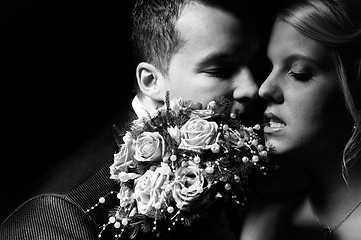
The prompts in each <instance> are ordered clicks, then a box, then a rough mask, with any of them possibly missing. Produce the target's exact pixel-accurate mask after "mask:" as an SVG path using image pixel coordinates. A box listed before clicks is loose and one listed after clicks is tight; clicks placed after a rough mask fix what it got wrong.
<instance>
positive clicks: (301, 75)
mask: <svg viewBox="0 0 361 240" xmlns="http://www.w3.org/2000/svg"><path fill="white" fill-rule="evenodd" d="M289 75H290V76H291V77H293V78H294V79H296V80H297V81H308V80H310V79H311V78H312V74H311V73H307V72H305V73H297V72H293V71H291V72H289Z"/></svg>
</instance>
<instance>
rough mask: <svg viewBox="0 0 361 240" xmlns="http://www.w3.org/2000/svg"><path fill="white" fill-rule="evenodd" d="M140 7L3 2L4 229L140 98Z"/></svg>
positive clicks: (112, 3) (111, 3)
mask: <svg viewBox="0 0 361 240" xmlns="http://www.w3.org/2000/svg"><path fill="white" fill-rule="evenodd" d="M132 4H133V1H131V0H127V1H69V0H68V1H64V0H63V1H56V0H55V1H54V0H52V1H45V0H42V1H26V0H19V1H3V2H2V3H1V6H0V9H1V10H0V11H1V12H0V15H1V25H0V27H1V28H0V29H1V45H0V46H1V54H0V55H1V59H2V61H1V62H2V63H1V69H2V70H1V76H0V78H1V81H0V86H1V92H2V94H1V110H0V112H1V119H2V124H1V125H2V130H1V131H0V134H1V135H0V136H1V139H2V143H1V145H2V149H3V150H2V151H1V167H0V169H1V170H0V177H1V178H0V186H1V189H0V191H1V198H0V199H1V200H0V201H1V202H0V203H1V205H0V206H1V209H0V222H2V221H3V218H4V217H5V216H7V215H8V214H9V213H11V212H12V211H13V210H14V209H15V208H16V207H17V206H18V205H19V204H20V203H21V202H23V201H24V200H25V199H26V198H27V196H28V193H29V192H30V191H31V189H32V188H33V186H34V185H35V184H36V183H37V181H39V180H40V179H41V176H43V175H44V174H46V173H47V172H48V171H49V170H50V168H51V167H53V166H55V165H56V163H57V162H59V161H60V160H61V159H63V158H64V157H66V156H67V155H68V154H70V153H71V152H72V151H74V150H75V149H76V148H77V147H79V145H81V144H82V143H83V142H84V141H86V140H87V139H89V138H90V137H91V136H92V135H94V134H95V133H96V132H97V131H98V130H100V129H101V128H102V127H103V126H104V125H105V124H108V123H109V122H110V120H111V118H112V117H113V116H114V115H116V113H118V112H119V111H121V109H122V107H123V106H124V104H125V103H126V102H129V100H130V99H131V98H132V97H133V96H134V93H133V81H134V80H133V79H134V73H135V70H134V69H135V67H134V64H133V62H132V57H131V49H130V45H129V15H130V11H131V7H132Z"/></svg>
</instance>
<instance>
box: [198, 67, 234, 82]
mask: <svg viewBox="0 0 361 240" xmlns="http://www.w3.org/2000/svg"><path fill="white" fill-rule="evenodd" d="M204 73H206V74H208V75H210V76H211V77H215V78H221V79H226V78H229V77H231V76H232V74H233V72H232V70H231V69H225V68H217V69H208V70H205V71H204Z"/></svg>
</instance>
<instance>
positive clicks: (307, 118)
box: [259, 21, 348, 154]
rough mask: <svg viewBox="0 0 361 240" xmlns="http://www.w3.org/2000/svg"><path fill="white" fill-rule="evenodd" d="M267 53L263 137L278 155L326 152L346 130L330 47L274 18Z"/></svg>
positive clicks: (346, 116)
mask: <svg viewBox="0 0 361 240" xmlns="http://www.w3.org/2000/svg"><path fill="white" fill-rule="evenodd" d="M268 57H269V59H270V61H271V63H272V71H271V73H270V74H269V76H268V78H267V79H266V80H265V82H264V83H263V84H262V85H261V87H260V89H259V95H260V96H261V97H262V98H264V99H266V100H267V109H266V111H265V119H266V120H265V121H266V123H268V124H267V126H266V127H265V128H264V132H265V135H266V139H267V142H268V143H270V144H272V145H273V146H275V148H276V153H277V154H288V153H290V152H292V153H295V152H296V153H297V154H298V153H304V151H303V150H305V149H307V152H309V151H311V152H313V153H314V151H320V150H321V151H322V150H326V151H327V147H332V146H333V144H334V143H337V141H340V138H338V136H342V134H345V125H346V122H347V119H348V114H347V111H346V108H345V105H344V100H343V98H342V95H341V92H340V90H339V89H340V87H339V80H338V75H337V71H336V67H335V63H334V62H333V60H332V59H333V57H332V54H331V52H330V51H329V50H328V49H326V48H325V47H323V46H321V45H320V44H319V43H317V42H316V41H314V40H312V39H310V38H308V37H306V36H305V35H303V34H301V33H300V32H298V31H297V30H296V29H295V28H293V27H292V26H291V25H289V24H288V23H286V22H283V21H276V23H275V25H274V28H273V31H272V35H271V39H270V43H269V46H268ZM341 141H342V140H341Z"/></svg>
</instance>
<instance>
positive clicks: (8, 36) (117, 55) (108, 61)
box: [0, 0, 279, 222]
mask: <svg viewBox="0 0 361 240" xmlns="http://www.w3.org/2000/svg"><path fill="white" fill-rule="evenodd" d="M133 2H134V1H133V0H124V1H119V0H118V1H94V0H88V1H74V0H73V1H70V0H62V1H59V0H51V1H49V0H17V1H15V0H14V1H2V3H0V51H1V52H0V56H1V63H0V66H1V67H0V79H1V81H0V86H1V88H0V89H1V94H0V96H1V109H0V113H1V116H0V118H1V120H2V124H1V126H2V128H1V130H0V138H1V140H2V141H1V142H2V143H0V144H1V146H2V148H1V149H2V151H1V166H0V192H1V195H0V222H2V221H3V220H4V218H5V217H6V216H7V215H9V214H10V213H11V212H12V211H13V210H15V208H16V207H17V206H18V205H19V204H21V203H22V202H23V201H25V200H26V199H27V198H28V196H29V194H30V193H31V191H32V190H33V189H34V187H36V184H37V182H39V181H41V178H42V176H44V175H45V174H46V173H48V172H49V171H50V169H51V168H52V167H54V166H56V164H57V163H58V162H59V161H60V160H62V159H64V158H65V157H66V156H68V155H69V154H70V153H72V152H73V151H74V150H76V149H77V148H78V147H79V146H80V145H81V144H82V143H84V142H85V141H86V140H88V139H90V138H91V137H92V136H93V135H95V134H96V133H97V132H98V131H100V129H101V128H102V127H103V126H104V125H106V124H109V122H110V121H111V119H112V118H113V117H114V116H115V115H116V114H117V113H118V112H120V111H121V110H122V108H123V107H125V105H126V103H129V101H130V100H131V99H132V98H133V96H134V93H133V82H134V76H135V65H134V63H133V62H132V53H131V48H130V44H129V38H130V36H129V34H130V29H129V20H130V19H129V16H130V12H131V8H132V7H133ZM278 2H279V1H276V2H273V1H268V2H265V3H262V8H259V9H258V8H257V9H258V10H257V15H255V16H254V17H255V19H256V20H255V21H257V20H258V21H257V24H258V27H257V28H258V29H260V30H261V33H262V34H261V39H262V40H263V41H262V42H263V44H262V46H263V47H265V46H266V43H267V36H268V31H269V30H270V26H271V24H272V21H270V20H269V19H268V17H270V15H272V14H273V11H275V9H276V6H277V5H276V3H278ZM264 51H265V49H263V52H264ZM261 52H262V51H261ZM259 60H260V59H258V62H257V64H256V65H254V69H252V70H254V72H253V74H254V75H255V77H256V78H258V79H260V80H261V81H262V80H264V79H265V77H266V73H267V71H266V70H264V69H267V68H268V65H267V63H266V62H264V61H263V62H262V60H261V61H259Z"/></svg>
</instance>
